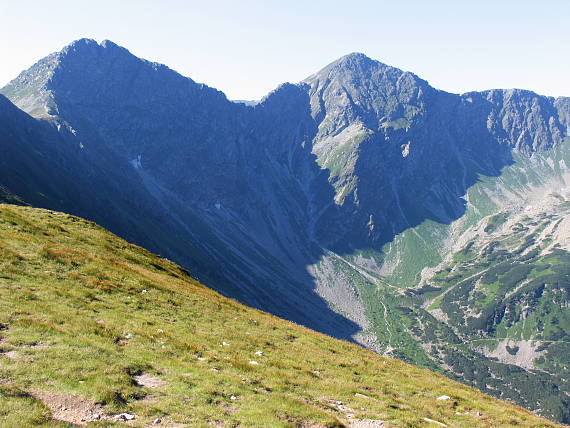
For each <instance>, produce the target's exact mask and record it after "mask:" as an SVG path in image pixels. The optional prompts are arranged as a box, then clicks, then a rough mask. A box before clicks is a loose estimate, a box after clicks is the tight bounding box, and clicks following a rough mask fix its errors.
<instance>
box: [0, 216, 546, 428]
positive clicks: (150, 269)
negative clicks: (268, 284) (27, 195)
mask: <svg viewBox="0 0 570 428" xmlns="http://www.w3.org/2000/svg"><path fill="white" fill-rule="evenodd" d="M441 396H448V397H449V398H447V397H444V399H438V397H440V398H441ZM124 413H126V415H125V414H124ZM121 414H123V416H122V417H121V416H119V415H121ZM133 416H134V419H132V420H129V421H121V420H119V419H121V418H122V419H131V418H132V417H133ZM70 423H73V424H86V423H89V424H90V425H94V426H111V425H113V424H116V425H117V426H122V425H125V424H127V425H130V426H149V425H152V426H154V425H156V426H171V427H179V426H186V425H190V426H201V425H204V426H208V425H209V426H219V427H224V426H228V427H230V426H264V427H271V426H300V427H319V426H351V427H361V428H371V427H380V426H424V425H425V426H443V425H444V424H445V425H447V426H469V427H475V426H555V424H553V423H550V422H547V421H545V420H543V419H540V418H538V417H536V416H534V415H533V414H531V413H529V412H528V411H526V410H524V409H521V408H518V407H516V406H513V405H511V404H508V403H505V402H501V401H498V400H495V399H493V398H490V397H488V396H485V395H483V394H481V393H479V392H477V391H475V390H473V389H471V388H469V387H466V386H463V385H461V384H458V383H456V382H453V381H451V380H449V379H447V378H445V377H443V376H440V375H437V374H434V373H431V372H429V371H426V370H423V369H419V368H415V367H413V366H410V365H407V364H404V363H402V362H400V361H397V360H392V359H387V358H383V357H380V356H378V355H376V354H374V353H372V352H370V351H367V350H364V349H362V348H360V347H359V346H356V345H353V344H350V343H347V342H342V341H339V340H335V339H332V338H329V337H327V336H324V335H321V334H318V333H315V332H313V331H310V330H308V329H305V328H303V327H300V326H297V325H294V324H291V323H289V322H286V321H283V320H281V319H278V318H275V317H273V316H271V315H268V314H266V313H263V312H260V311H257V310H253V309H250V308H247V307H245V306H243V305H241V304H239V303H237V302H235V301H232V300H229V299H227V298H224V297H222V296H220V295H219V294H217V293H215V292H213V291H211V290H209V289H207V288H206V287H204V286H202V285H201V284H199V283H197V282H196V281H194V280H192V279H191V278H189V277H188V275H187V274H186V273H185V272H184V271H183V270H182V269H180V268H179V267H178V266H176V265H174V264H173V263H171V262H169V261H167V260H164V259H161V258H159V257H157V256H155V255H153V254H151V253H149V252H148V251H146V250H144V249H142V248H140V247H137V246H134V245H131V244H128V243H127V242H125V241H123V240H121V239H119V238H117V237H116V236H114V235H112V234H111V233H109V232H107V231H105V230H104V229H102V228H100V227H98V226H96V225H94V224H93V223H91V222H88V221H86V220H83V219H80V218H76V217H73V216H69V215H66V214H61V213H55V212H50V211H46V210H39V209H33V208H26V207H17V206H11V205H0V426H2V427H22V426H68V424H70Z"/></svg>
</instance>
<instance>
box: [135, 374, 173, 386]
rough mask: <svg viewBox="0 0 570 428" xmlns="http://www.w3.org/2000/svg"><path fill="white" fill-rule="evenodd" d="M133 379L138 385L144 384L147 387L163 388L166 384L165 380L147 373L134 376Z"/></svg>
mask: <svg viewBox="0 0 570 428" xmlns="http://www.w3.org/2000/svg"><path fill="white" fill-rule="evenodd" d="M133 379H134V381H135V382H136V383H137V385H138V386H143V387H146V388H153V389H158V388H162V387H163V386H164V385H166V381H165V380H163V379H161V378H159V377H157V376H151V375H149V374H147V373H142V374H140V375H137V376H133Z"/></svg>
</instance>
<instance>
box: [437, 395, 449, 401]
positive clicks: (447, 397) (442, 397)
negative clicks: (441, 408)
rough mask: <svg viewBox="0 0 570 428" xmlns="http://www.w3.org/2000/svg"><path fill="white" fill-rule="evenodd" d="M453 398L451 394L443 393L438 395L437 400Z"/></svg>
mask: <svg viewBox="0 0 570 428" xmlns="http://www.w3.org/2000/svg"><path fill="white" fill-rule="evenodd" d="M449 399H451V397H450V396H449V395H441V396H439V397H437V400H441V401H445V400H449Z"/></svg>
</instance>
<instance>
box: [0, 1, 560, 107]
mask: <svg viewBox="0 0 570 428" xmlns="http://www.w3.org/2000/svg"><path fill="white" fill-rule="evenodd" d="M0 23H1V24H0V40H2V43H1V45H0V55H1V56H0V57H1V58H2V60H1V62H0V64H1V67H0V86H3V85H4V84H5V83H7V82H8V81H9V80H11V79H12V78H13V77H15V76H16V75H17V74H18V73H19V72H20V71H21V70H23V69H25V68H28V67H29V66H30V65H32V64H33V63H34V62H35V61H37V60H38V59H40V58H42V57H44V56H46V55H47V54H49V53H51V52H53V51H56V50H59V49H61V48H62V47H63V46H64V45H66V44H68V43H69V42H71V41H72V40H75V39H78V38H81V37H89V38H94V39H96V40H98V41H99V42H100V41H102V40H104V39H110V40H113V41H114V42H115V43H117V44H120V45H122V46H124V47H126V48H128V49H129V50H130V51H131V52H132V53H134V54H135V55H137V56H140V57H143V58H146V59H150V60H153V61H158V62H161V63H164V64H166V65H168V66H170V67H171V68H173V69H175V70H177V71H178V72H180V73H182V74H184V75H186V76H189V77H191V78H193V79H194V80H196V81H198V82H203V83H206V84H208V85H210V86H213V87H216V88H218V89H220V90H222V91H224V92H225V93H226V94H227V95H228V97H229V98H232V99H257V98H260V97H262V96H263V95H265V94H266V93H267V92H269V91H270V90H272V89H274V88H275V87H276V86H277V85H278V84H279V83H282V82H285V81H289V82H298V81H300V80H302V79H304V78H305V77H307V76H308V75H310V74H312V73H313V72H316V71H317V70H319V69H320V68H322V67H323V66H325V65H326V64H328V63H329V62H331V61H333V60H335V59H336V58H338V57H340V56H342V55H344V54H347V53H349V52H355V51H358V52H363V53H365V54H366V55H368V56H370V57H372V58H374V59H377V60H379V61H382V62H385V63H387V64H390V65H393V66H396V67H399V68H402V69H404V70H409V71H412V72H414V73H416V74H418V75H419V76H420V77H422V78H424V79H427V80H428V81H429V82H430V83H431V84H432V85H433V86H435V87H437V88H440V89H444V90H447V91H450V92H466V91H469V90H481V89H489V88H512V87H517V88H526V89H532V90H534V91H536V92H539V93H542V94H546V95H566V96H570V0H534V1H529V0H472V1H471V0H400V1H397V0H392V1H384V0H375V1H374V0H370V1H358V0H352V1H346V0H345V1H337V0H329V1H324V0H305V1H297V0H282V1H278V0H258V1H253V0H235V1H229V0H227V1H217V0H208V1H197V0H187V1H184V0H156V1H150V0H113V1H110V0H93V1H83V0H51V1H49V2H48V1H45V0H36V1H30V0H28V1H24V0H0Z"/></svg>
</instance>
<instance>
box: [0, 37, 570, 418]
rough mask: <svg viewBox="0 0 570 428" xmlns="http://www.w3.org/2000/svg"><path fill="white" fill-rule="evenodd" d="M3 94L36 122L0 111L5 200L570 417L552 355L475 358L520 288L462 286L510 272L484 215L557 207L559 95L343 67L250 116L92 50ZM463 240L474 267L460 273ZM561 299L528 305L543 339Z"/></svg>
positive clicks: (564, 104)
mask: <svg viewBox="0 0 570 428" xmlns="http://www.w3.org/2000/svg"><path fill="white" fill-rule="evenodd" d="M2 93H4V94H5V95H6V96H8V97H9V98H10V100H11V101H12V102H13V103H14V104H16V105H17V106H18V107H20V108H21V109H23V110H24V111H26V112H28V113H29V114H30V115H32V116H34V117H35V118H36V119H39V121H38V120H34V119H32V118H30V117H29V116H26V115H25V114H23V113H22V112H20V111H18V110H17V109H15V108H14V107H13V106H11V105H10V104H9V103H8V102H7V100H3V101H2V100H0V101H1V102H2V103H3V105H5V108H3V109H1V110H0V121H2V122H3V123H7V124H8V126H7V127H3V128H2V129H3V131H2V132H4V134H3V137H2V140H1V143H2V144H1V145H0V147H1V148H0V150H3V151H5V152H7V153H10V154H11V156H12V160H11V161H10V162H6V163H5V164H4V167H3V168H2V170H0V174H2V175H1V176H0V185H2V186H3V189H4V190H3V192H4V193H2V195H10V196H5V199H7V198H8V197H10V198H11V200H13V199H14V198H15V197H17V198H20V200H23V201H25V202H27V203H30V204H32V205H37V206H43V207H49V208H55V209H61V210H65V211H68V212H71V213H75V214H80V215H82V216H85V217H87V218H90V219H93V220H96V221H97V222H99V223H101V224H103V225H105V226H107V227H109V228H110V229H111V230H112V231H114V232H116V233H118V234H120V235H121V236H124V237H127V238H129V239H132V240H133V241H134V242H137V243H139V244H142V245H144V246H146V247H148V248H150V249H152V250H154V251H157V252H159V253H160V254H162V255H164V256H166V257H169V258H172V259H173V260H176V261H177V262H179V263H181V264H182V265H184V266H185V267H187V268H188V269H190V270H191V271H192V273H193V275H195V276H196V277H197V278H199V279H200V280H202V281H203V282H204V283H206V284H207V285H209V286H211V287H213V288H215V289H216V290H219V291H221V292H222V293H224V294H226V295H229V296H232V297H236V298H238V299H239V300H241V301H242V302H245V303H247V304H249V305H252V306H255V307H257V308H261V309H264V310H267V311H270V312H272V313H274V314H276V315H279V316H281V317H285V318H287V319H290V320H293V321H296V322H298V323H301V324H304V325H306V326H309V327H311V328H314V329H317V330H319V331H321V332H324V333H327V334H330V335H334V336H337V337H341V338H352V339H353V340H356V341H358V342H360V343H362V344H364V345H366V346H368V347H370V348H372V349H375V350H376V351H378V352H382V353H386V354H388V355H392V356H395V357H398V358H401V359H404V360H406V361H409V362H413V363H415V364H420V365H423V366H426V367H430V368H432V369H434V370H440V371H441V372H444V373H447V374H448V375H449V376H452V377H455V378H457V379H459V380H462V381H464V382H468V383H471V384H475V385H477V386H478V387H480V388H482V389H484V390H485V391H487V392H489V393H492V394H495V395H497V396H501V397H505V398H510V399H513V400H515V401H517V402H519V403H521V404H524V405H525V406H527V407H529V408H531V409H534V410H540V411H541V412H542V414H544V415H547V416H549V417H553V418H557V419H559V420H562V421H566V422H568V421H570V419H569V418H570V415H569V414H568V408H569V406H570V402H569V399H568V396H567V394H566V392H565V391H566V386H565V383H564V381H563V378H562V377H560V376H557V375H556V373H555V370H554V369H553V368H550V369H548V370H547V369H540V370H539V369H538V364H539V362H538V358H540V357H543V358H544V360H545V361H546V363H544V364H546V365H544V364H543V363H542V360H541V362H540V364H542V367H546V366H548V365H549V364H550V365H551V366H552V364H563V361H562V360H560V359H559V357H558V356H555V354H556V355H558V354H560V352H552V353H551V356H548V355H543V354H544V353H542V354H540V356H539V355H538V354H537V353H536V352H539V351H536V352H535V351H532V352H530V351H529V352H526V351H525V352H526V354H525V355H527V356H528V358H527V357H525V361H526V360H528V361H527V362H526V363H524V364H518V365H517V364H516V363H517V362H518V360H517V359H516V358H510V357H509V358H507V357H504V358H503V357H500V358H499V357H497V356H496V355H499V354H500V355H504V353H505V352H507V353H509V352H508V351H505V352H503V351H502V350H501V349H503V348H504V349H507V348H506V346H507V345H508V346H509V349H511V350H512V349H515V348H514V347H515V345H512V344H507V343H505V344H503V342H500V344H498V345H496V346H495V345H489V344H488V343H487V342H484V343H485V346H479V345H477V346H474V345H473V346H471V341H472V340H474V339H477V340H478V339H489V338H490V339H491V340H495V342H497V341H501V340H503V341H504V340H505V339H506V336H500V335H497V334H495V332H494V329H495V324H496V325H499V324H500V323H501V321H500V320H499V318H500V317H499V318H497V316H495V315H492V316H491V315H489V314H500V311H501V308H503V303H504V305H508V304H509V303H508V302H509V298H510V297H509V296H510V294H509V293H511V292H514V291H513V290H516V289H517V287H520V286H521V285H520V284H519V283H516V284H514V283H513V284H511V283H509V284H503V285H501V284H502V283H501V281H503V279H505V276H501V275H504V274H505V273H506V272H502V273H501V275H498V276H497V278H496V280H495V281H498V282H499V284H498V285H497V284H495V285H494V287H495V288H497V290H498V291H497V290H495V291H494V292H493V293H494V294H493V293H491V294H492V296H491V294H489V293H487V294H485V293H484V292H483V293H481V292H480V293H477V292H476V290H479V289H480V287H479V286H478V285H477V286H474V287H475V288H469V287H468V286H467V285H465V284H467V283H469V284H475V283H476V282H477V281H478V280H479V278H478V277H477V275H479V271H478V270H477V269H478V268H477V266H478V265H479V264H484V263H488V264H489V266H495V265H496V266H504V264H508V265H509V266H513V267H514V266H516V265H517V264H518V263H520V262H521V261H520V260H518V259H517V257H519V256H520V255H519V254H517V253H516V251H518V247H516V245H518V244H516V243H515V241H512V242H511V241H509V242H506V241H505V245H507V244H509V245H510V246H508V247H507V248H499V247H497V246H494V247H493V248H498V249H499V250H500V251H499V252H500V254H501V257H502V258H491V259H490V258H489V257H488V255H487V253H488V251H491V250H487V249H486V248H487V247H485V246H484V245H487V244H489V243H490V242H491V241H489V242H487V241H486V239H487V238H486V237H481V236H482V235H480V234H478V232H477V231H478V230H482V229H484V228H486V227H487V226H488V222H489V221H491V220H490V219H491V218H494V217H493V216H495V215H502V216H504V217H505V218H508V219H512V221H514V219H515V218H518V217H516V216H517V215H518V214H517V213H518V212H519V211H517V210H520V207H521V206H524V204H525V203H526V201H528V200H529V198H531V197H533V196H532V195H535V194H537V192H538V193H540V194H542V193H545V194H550V193H552V192H554V191H556V192H555V193H560V195H561V198H564V197H565V196H564V193H563V192H560V191H559V188H560V187H565V183H566V180H567V177H566V172H567V165H570V163H568V162H570V160H568V159H567V155H566V154H565V153H566V152H567V148H568V145H569V143H568V142H567V141H566V140H565V138H566V136H567V135H568V134H569V129H568V128H569V125H570V103H569V101H568V98H558V99H553V98H550V97H543V96H540V95H537V94H535V93H533V92H530V91H523V90H492V91H486V92H480V93H476V92H474V93H467V94H463V95H456V94H449V93H446V92H443V91H438V90H436V89H434V88H432V87H431V86H429V84H428V83H427V82H425V81H424V80H422V79H420V78H418V77H417V76H415V75H414V74H412V73H409V72H404V71H402V70H399V69H396V68H393V67H390V66H387V65H384V64H382V63H379V62H377V61H374V60H371V59H369V58H367V57H366V56H364V55H362V54H350V55H347V56H346V57H343V58H341V59H339V60H337V61H335V62H334V63H332V64H330V65H329V66H327V67H325V68H324V69H323V70H321V71H319V72H318V73H316V74H315V75H313V76H311V77H309V78H308V79H306V80H305V81H304V82H301V83H299V84H296V85H293V84H284V85H282V86H280V87H279V88H277V89H276V90H275V91H274V92H272V93H271V94H269V95H268V96H267V97H266V98H265V99H264V100H262V101H261V102H259V103H257V104H255V105H253V106H250V105H245V104H242V103H233V102H231V101H229V100H227V99H226V98H225V96H224V95H223V94H222V93H221V92H219V91H216V90H215V89H212V88H208V87H206V86H205V85H201V84H198V83H196V82H194V81H192V80H191V79H188V78H185V77H183V76H180V75H178V74H177V73H175V72H174V71H172V70H170V69H168V68H167V67H165V66H162V65H159V64H155V63H150V62H147V61H144V60H141V59H139V58H136V57H134V56H133V55H131V54H130V53H129V52H128V51H127V50H125V49H124V48H121V47H119V46H117V45H115V44H113V43H112V42H108V41H106V42H103V43H102V44H98V43H96V42H94V41H92V40H79V41H77V42H74V43H72V44H71V45H69V46H68V47H66V48H65V49H63V50H62V51H61V52H58V53H56V54H52V55H50V56H49V57H47V58H46V59H44V60H42V61H40V62H39V63H38V64H36V65H35V66H33V67H32V68H31V69H30V70H28V71H25V72H23V73H22V74H21V75H20V76H19V77H18V78H16V79H15V80H14V81H13V82H11V83H10V84H9V85H8V86H7V87H5V88H4V89H3V90H2ZM22 124H25V126H23V125H22ZM5 129H8V130H10V131H9V132H8V133H6V132H5V131H4V130H5ZM22 129H29V130H30V131H29V132H28V134H23V133H22ZM4 135H8V136H10V138H12V139H11V140H10V139H8V138H4ZM36 165H37V166H36ZM38 166H41V167H38ZM62 166H63V167H62ZM16 173H17V174H18V175H16ZM15 177H18V178H17V179H16V178H15ZM539 188H540V189H541V190H537V189H539ZM557 189H558V190H557ZM50 192H51V193H50ZM549 201H550V200H549ZM544 205H545V213H543V214H540V215H544V216H547V217H545V218H547V220H549V219H548V216H559V218H560V219H562V220H563V221H564V218H565V216H566V212H565V211H564V210H565V209H566V208H565V207H566V206H565V205H564V204H563V203H562V204H561V205H556V207H555V206H554V205H552V204H550V203H548V204H544ZM516 207H519V208H516ZM501 213H502V214H501ZM537 215H538V214H537ZM530 218H531V220H528V221H526V220H525V221H522V220H521V221H520V222H519V221H517V223H521V224H522V226H517V228H518V227H522V228H527V229H524V230H521V231H519V232H520V234H519V235H520V236H519V238H520V240H525V239H531V238H532V237H533V236H534V235H533V233H534V232H533V231H534V228H532V227H529V226H528V224H526V223H530V222H535V221H536V222H538V221H539V219H534V218H533V217H530ZM509 221H511V220H509ZM525 222H526V223H525ZM509 224H510V223H509ZM564 225H565V223H560V226H559V227H558V228H557V229H556V230H559V231H561V232H556V233H560V234H561V235H562V236H563V235H564V233H565V232H564V230H565V228H564ZM545 227H547V226H545ZM499 230H501V231H503V229H498V230H497V232H493V233H499ZM505 230H506V229H505ZM549 230H550V229H549ZM501 233H507V232H501ZM553 233H554V232H553ZM507 234H510V232H508V233H507ZM476 236H477V237H479V238H475V237H476ZM470 239H472V240H474V241H477V243H473V244H472V246H471V247H470V248H472V249H473V250H474V251H475V249H477V250H476V251H475V253H473V254H471V259H472V260H470V261H467V262H466V263H467V264H466V265H461V266H460V265H457V264H454V263H459V262H458V261H461V260H462V258H461V257H462V256H461V255H456V254H463V253H461V251H463V247H460V246H459V245H460V243H463V244H464V245H469V240H470ZM493 239H494V238H493ZM498 239H501V238H500V237H497V240H498ZM560 239H562V238H560ZM511 244H512V245H511ZM493 245H495V244H493ZM550 250H552V248H551V249H548V251H550ZM554 250H556V251H565V250H564V249H563V248H556V249H554ZM505 251H506V252H508V253H509V254H508V255H507V254H505ZM544 251H547V250H546V249H545V250H544ZM541 254H542V253H541ZM548 254H550V253H548V252H545V253H544V254H542V255H539V256H538V257H546V258H547V257H549V256H548ZM525 256H526V254H523V255H522V257H525ZM493 257H495V256H493ZM556 257H558V256H556ZM561 257H562V256H561ZM474 259H476V260H474ZM529 260H530V259H529ZM533 260H534V259H533ZM545 260H546V259H545ZM533 262H534V261H533ZM536 262H537V263H539V262H538V261H536ZM501 263H503V265H501ZM543 264H544V265H547V264H551V262H549V261H545V262H544V263H543ZM470 269H471V271H470ZM464 271H465V273H466V275H464V276H461V275H459V276H458V275H456V272H461V273H463V272H464ZM467 271H469V272H467ZM467 273H469V275H467ZM527 274H528V275H531V273H530V272H527ZM472 275H475V276H474V277H473V279H474V280H475V281H474V282H469V281H465V279H466V278H468V277H470V276H472ZM507 276H509V275H507ZM493 278H494V277H493ZM493 278H487V279H489V280H490V279H493ZM529 279H531V278H528V277H524V278H522V279H521V280H522V281H523V282H525V281H527V280H529ZM441 280H444V282H445V281H447V282H446V283H445V285H443V284H439V283H438V281H441ZM463 281H465V282H463ZM457 284H460V285H461V286H458V285H457ZM485 284H487V283H485ZM493 284H494V283H493ZM561 284H562V285H560V287H561V289H563V290H565V289H567V287H568V282H567V281H566V279H565V277H564V278H563V281H562V282H561ZM477 287H479V288H477ZM560 287H559V289H560ZM523 288H524V287H523ZM520 289H521V290H522V288H520ZM460 291H461V292H462V293H463V294H461V293H460ZM530 292H531V291H529V293H530ZM444 293H445V294H444ZM515 294H516V293H515ZM483 296H486V297H483ZM490 296H491V297H490ZM557 296H558V294H550V293H546V294H544V295H543V296H542V297H541V299H542V300H541V302H544V303H541V304H540V305H542V306H540V305H539V306H540V308H541V309H540V310H538V309H537V310H536V311H535V312H536V314H535V315H534V318H533V319H536V320H539V319H540V322H541V323H542V324H539V325H544V323H548V322H550V321H551V320H550V318H549V317H550V315H547V314H546V313H545V312H547V311H546V310H545V309H543V308H548V311H551V309H552V307H553V306H556V305H558V303H559V302H558V300H556V299H558V297H557ZM446 299H447V300H446ZM443 301H444V302H445V304H444V305H443V306H444V309H441V308H439V307H438V306H437V305H438V302H443ZM510 301H511V302H512V303H511V306H512V305H514V306H516V305H518V304H519V303H520V302H521V301H520V300H512V299H511V300H510ZM493 302H494V303H493ZM557 302H558V303H557ZM457 305H459V308H461V310H467V312H466V313H467V314H470V315H473V317H474V318H477V319H480V318H481V319H483V318H484V319H488V318H489V317H491V318H492V319H493V320H495V321H492V322H482V324H481V325H483V327H484V328H477V329H474V330H464V329H463V326H464V325H465V323H467V322H471V323H473V322H474V321H469V320H466V319H465V317H464V316H459V315H460V312H461V310H459V309H457ZM462 305H464V306H462ZM465 305H467V306H465ZM505 307H506V306H505ZM454 308H455V309H454ZM533 308H534V307H533ZM537 308H538V306H537ZM447 310H449V311H454V312H453V314H455V315H454V316H452V314H451V312H450V313H449V314H446V313H444V312H445V311H447ZM497 311H498V312H497ZM482 314H483V315H482ZM525 316H526V315H525ZM557 319H559V321H560V317H557ZM534 322H535V323H536V322H538V321H534ZM496 328H497V329H498V328H499V327H496ZM501 328H502V327H501ZM517 328H518V327H517ZM559 328H560V330H561V331H563V332H567V331H568V327H567V325H566V324H565V322H561V324H560V327H559ZM515 330H516V329H514V330H512V331H513V332H514V331H515ZM442 331H443V332H444V333H441V332H442ZM557 331H558V330H557ZM513 334H514V333H513ZM557 334H558V336H560V334H561V333H557ZM519 336H520V335H519ZM519 336H517V337H516V338H515V337H514V336H513V340H527V341H530V340H538V337H537V336H532V335H531V336H529V335H526V336H524V337H523V336H520V337H519ZM542 339H544V338H542ZM560 340H561V341H562V342H563V341H564V340H565V339H563V338H562V339H560ZM497 343H498V342H497ZM533 343H534V342H533ZM450 344H452V345H453V346H454V347H455V348H453V352H452V350H450V349H451V348H450V346H451V345H450ZM456 345H457V346H456ZM521 345H522V344H519V345H516V346H518V347H519V348H520V349H526V348H524V347H521ZM445 346H447V348H446V350H444V351H441V350H440V348H441V347H445ZM525 346H527V345H525ZM529 346H530V345H529ZM529 346H527V348H529ZM538 346H542V345H536V346H535V345H532V346H531V347H532V349H535V348H537V347H538ZM456 348H457V349H456ZM459 348H461V349H459ZM529 349H530V348H529ZM511 352H514V351H511ZM517 352H518V351H517ZM509 355H511V354H509ZM534 357H536V358H534ZM551 357H552V358H551ZM517 358H518V357H517ZM521 358H522V357H521ZM530 360H532V361H530ZM534 360H537V362H536V365H535V362H534ZM513 363H515V364H513ZM552 367H554V366H552ZM489 379H492V380H489ZM507 380H508V382H507ZM501 383H502V384H501ZM537 391H541V393H540V394H537Z"/></svg>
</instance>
